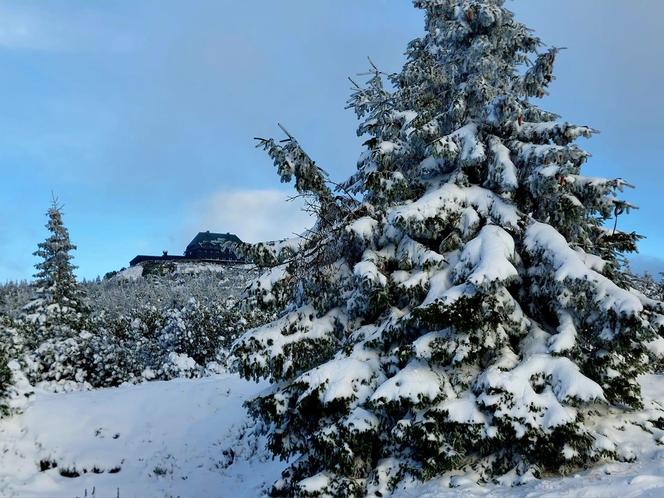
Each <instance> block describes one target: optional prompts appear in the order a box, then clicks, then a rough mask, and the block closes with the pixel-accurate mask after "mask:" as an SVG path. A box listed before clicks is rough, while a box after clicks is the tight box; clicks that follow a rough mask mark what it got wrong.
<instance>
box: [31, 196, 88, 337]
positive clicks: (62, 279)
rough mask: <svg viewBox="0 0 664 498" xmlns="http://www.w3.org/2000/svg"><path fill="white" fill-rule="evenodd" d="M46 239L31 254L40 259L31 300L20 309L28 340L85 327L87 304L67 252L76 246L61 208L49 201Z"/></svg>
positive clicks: (55, 200) (69, 253)
mask: <svg viewBox="0 0 664 498" xmlns="http://www.w3.org/2000/svg"><path fill="white" fill-rule="evenodd" d="M47 216H48V223H47V224H46V228H47V229H48V231H49V232H50V235H49V237H48V238H47V239H46V240H45V241H44V242H40V243H39V244H38V246H37V247H38V248H37V251H35V253H34V255H35V256H37V257H39V258H41V261H40V262H39V263H37V264H36V265H35V268H36V269H37V273H36V274H35V275H34V277H35V281H34V283H33V287H34V289H35V292H34V298H33V300H32V301H31V302H30V303H28V304H27V305H26V306H25V308H24V317H23V318H24V320H25V321H27V322H28V323H30V324H31V325H32V328H33V335H32V337H31V339H33V340H34V341H36V342H42V341H43V340H45V339H49V338H52V337H54V336H58V335H60V334H62V333H64V334H69V333H70V332H71V331H72V330H75V331H80V330H81V328H82V327H83V326H84V324H85V319H86V314H87V311H88V310H87V305H86V303H85V297H84V294H83V290H82V288H81V286H80V285H79V284H78V282H77V281H76V276H75V275H74V270H75V269H76V267H75V266H74V265H73V264H72V261H71V260H72V255H71V251H73V250H75V249H76V246H75V245H74V244H72V243H71V242H70V240H69V231H68V230H67V228H66V227H65V225H64V223H63V220H62V208H61V206H59V205H58V202H57V199H54V200H53V203H52V205H51V207H50V208H49V210H48V212H47Z"/></svg>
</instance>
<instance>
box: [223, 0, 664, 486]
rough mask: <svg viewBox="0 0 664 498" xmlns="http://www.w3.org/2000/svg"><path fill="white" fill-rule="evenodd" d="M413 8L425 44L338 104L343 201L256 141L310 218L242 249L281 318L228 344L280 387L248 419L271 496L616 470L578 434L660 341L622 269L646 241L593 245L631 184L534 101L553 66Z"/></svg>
mask: <svg viewBox="0 0 664 498" xmlns="http://www.w3.org/2000/svg"><path fill="white" fill-rule="evenodd" d="M414 3H415V5H416V6H417V7H419V8H422V9H424V10H425V12H426V33H425V35H424V36H423V37H422V38H419V39H416V40H414V41H413V42H411V43H410V44H409V46H408V51H407V57H408V59H407V62H406V64H405V66H404V67H403V69H402V71H401V72H400V73H398V74H394V75H390V76H389V77H388V79H389V83H390V84H389V85H385V78H384V75H383V73H381V72H380V71H379V70H378V69H376V68H373V69H372V72H373V77H372V78H371V79H370V81H369V82H368V85H366V86H365V87H361V86H359V85H358V86H357V88H356V90H355V92H354V93H353V95H352V97H351V100H350V102H349V104H350V107H351V108H353V109H354V110H355V111H356V113H357V115H358V117H359V118H360V119H361V124H360V127H359V130H358V133H359V134H360V135H363V136H366V137H367V138H368V139H367V141H366V147H367V148H366V151H365V152H364V153H363V155H362V156H361V157H360V160H359V162H358V169H357V172H356V173H355V174H354V175H353V176H352V177H351V178H350V179H349V180H348V181H346V182H344V183H343V184H341V185H339V186H337V188H336V192H333V191H332V190H331V189H330V187H329V186H328V182H327V179H326V175H325V173H324V172H323V171H322V170H321V169H320V168H318V167H317V166H316V164H315V163H314V161H313V160H312V159H311V158H309V156H307V154H306V153H305V152H304V151H303V149H302V148H301V147H300V145H299V144H298V142H297V141H296V140H295V138H293V137H292V136H291V135H289V134H288V136H287V138H286V140H284V141H282V142H276V141H274V140H262V141H261V145H262V146H263V147H264V148H265V150H266V151H267V152H268V154H269V155H270V157H271V158H272V159H273V161H274V163H275V166H276V167H277V170H278V173H279V175H280V176H281V179H282V181H290V180H292V179H294V180H295V187H296V189H297V191H298V193H299V194H301V195H304V196H306V197H307V198H308V199H310V205H311V206H312V208H313V209H315V210H316V211H317V214H318V222H317V223H316V225H315V226H314V228H313V229H311V230H310V231H308V232H307V233H306V234H305V235H304V237H303V239H302V241H301V242H300V243H299V244H292V243H291V244H287V247H288V251H286V252H284V251H283V250H282V247H281V246H279V245H278V244H277V245H272V246H269V245H265V244H263V245H260V246H257V249H256V252H258V253H259V254H260V256H261V258H262V261H263V262H264V263H265V264H270V265H272V266H273V267H274V269H273V270H271V271H270V272H269V273H266V275H265V276H264V277H263V278H262V281H261V283H260V285H255V286H253V287H252V289H251V290H252V292H253V293H254V299H255V301H256V302H257V303H258V304H259V305H264V306H267V307H274V306H275V303H276V304H277V305H278V307H280V309H281V311H280V313H279V317H278V319H277V320H275V321H273V322H271V323H269V324H267V325H264V326H261V327H258V328H255V329H253V330H250V331H248V332H247V333H246V334H245V335H244V336H243V337H242V338H240V339H239V340H238V341H237V343H236V344H235V348H234V352H235V354H236V356H237V358H238V360H237V361H238V368H239V370H240V372H241V373H242V374H243V375H244V376H245V377H248V378H255V379H258V378H268V379H270V380H271V381H272V382H274V383H275V386H274V388H273V389H272V390H271V391H270V392H268V393H266V394H264V395H262V396H260V397H258V398H257V399H255V400H254V401H253V402H252V403H251V404H250V409H251V411H252V413H253V415H254V416H256V417H259V418H261V419H262V420H263V421H265V422H266V423H267V425H268V427H271V433H270V443H269V446H270V449H271V450H272V451H273V452H274V454H276V455H279V456H281V457H284V458H294V460H293V463H292V465H291V466H290V468H289V469H288V470H287V471H286V472H285V473H284V476H283V479H282V480H281V481H279V482H278V483H277V484H276V485H275V488H274V490H273V492H274V493H276V494H283V495H301V496H317V495H321V494H332V495H339V496H346V495H364V493H366V492H370V493H376V494H377V495H378V493H385V492H386V490H387V489H389V487H390V486H392V485H394V484H395V482H397V481H398V480H399V479H401V478H402V477H403V476H405V475H408V474H409V475H414V476H417V477H420V478H423V479H426V478H430V477H432V476H434V475H437V474H440V473H443V472H445V471H448V470H453V469H460V468H464V467H468V466H473V468H474V469H475V470H476V471H477V472H478V475H479V476H480V478H484V479H488V478H489V476H492V475H495V474H502V473H506V472H507V471H510V470H512V471H514V472H516V473H517V474H524V473H530V474H535V475H537V474H538V473H539V472H540V471H542V470H544V471H554V472H565V471H568V470H569V469H571V468H574V467H577V466H581V465H585V464H588V463H590V462H592V461H595V460H597V459H599V458H602V457H605V456H606V457H610V456H614V451H615V446H611V445H608V444H605V440H606V438H604V437H602V436H601V435H600V434H598V433H597V432H596V431H595V430H594V429H593V427H594V425H593V424H592V420H593V417H597V413H598V407H601V406H603V405H611V404H613V405H619V406H621V407H624V408H627V409H633V410H637V409H639V408H640V407H641V396H640V388H639V385H638V383H637V380H636V379H637V376H639V375H640V374H642V373H644V372H647V371H649V370H652V369H653V365H654V363H653V352H652V349H653V348H652V345H653V344H656V343H657V342H658V341H661V340H662V338H661V334H662V331H663V326H662V325H663V324H664V320H663V318H662V313H664V310H663V308H662V303H659V302H657V301H654V300H652V299H648V298H646V297H645V296H643V295H642V294H639V293H638V292H635V291H633V290H631V289H630V288H629V278H628V275H626V274H625V272H624V271H623V269H622V264H621V262H622V255H623V253H625V252H630V251H634V250H635V248H636V242H637V241H638V239H639V236H638V235H637V234H635V233H624V232H621V231H619V230H613V229H612V228H611V229H607V228H605V225H606V224H607V222H608V221H609V220H611V219H612V218H613V217H614V216H618V215H619V214H621V213H622V212H624V211H627V210H629V208H630V207H631V206H630V205H629V204H628V203H627V202H625V201H623V200H621V199H620V198H619V194H620V192H621V191H622V190H623V189H624V188H625V187H627V186H628V184H627V183H626V182H625V181H623V180H621V179H616V180H608V179H603V178H594V177H587V176H584V175H583V174H582V172H581V170H582V167H583V165H584V164H585V162H586V161H587V159H588V157H589V154H588V153H586V152H585V151H583V150H582V149H581V148H580V147H579V146H578V145H577V144H576V140H577V139H579V138H582V137H586V138H587V137H590V136H592V134H593V133H594V130H593V129H592V128H590V127H588V126H578V125H574V124H571V123H566V122H562V121H559V118H558V116H556V115H555V114H553V113H551V112H548V111H545V110H543V109H540V108H539V107H537V105H536V103H535V101H534V99H535V98H538V97H542V96H544V95H545V94H546V91H547V87H548V85H549V83H550V82H551V81H552V79H553V74H552V70H553V63H554V59H555V57H556V55H557V52H558V51H557V50H556V49H547V50H544V51H540V50H539V49H540V48H541V42H540V41H539V39H537V38H536V37H535V36H534V35H533V33H532V32H531V31H530V30H529V29H527V28H526V27H525V26H524V25H522V24H521V23H519V22H518V21H516V20H515V18H514V17H513V15H512V13H511V12H510V11H508V10H507V9H506V8H505V7H504V1H503V0H481V1H480V0H415V2H414ZM275 288H276V289H279V292H277V293H276V294H275V293H274V292H272V289H275ZM266 298H267V299H266Z"/></svg>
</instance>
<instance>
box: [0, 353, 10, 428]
mask: <svg viewBox="0 0 664 498" xmlns="http://www.w3.org/2000/svg"><path fill="white" fill-rule="evenodd" d="M8 362H9V359H8V357H7V354H6V353H5V351H3V349H2V348H0V417H2V416H4V415H7V413H8V408H7V405H6V402H5V399H6V398H7V396H8V391H9V387H10V386H11V385H12V372H11V370H10V369H9V365H8Z"/></svg>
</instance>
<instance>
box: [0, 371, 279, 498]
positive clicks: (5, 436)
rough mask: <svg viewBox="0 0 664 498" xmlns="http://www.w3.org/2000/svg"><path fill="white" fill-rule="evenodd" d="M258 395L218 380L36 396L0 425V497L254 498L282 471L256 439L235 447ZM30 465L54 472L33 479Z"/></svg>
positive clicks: (231, 380) (249, 387)
mask: <svg viewBox="0 0 664 498" xmlns="http://www.w3.org/2000/svg"><path fill="white" fill-rule="evenodd" d="M264 387H265V385H258V384H254V383H249V382H245V381H242V380H240V379H239V378H238V377H236V376H220V377H212V378H206V379H199V380H195V381H192V380H174V381H170V382H152V383H147V384H142V385H138V386H123V387H120V388H117V389H103V390H97V391H88V392H75V393H68V394H50V393H44V392H42V393H37V395H36V397H35V400H34V401H33V403H32V404H31V406H30V407H29V408H28V409H27V410H26V412H25V414H23V415H21V416H18V417H13V418H12V419H9V420H6V421H2V422H0V496H21V497H23V496H30V497H49V498H50V497H60V496H61V497H74V496H81V497H82V496H85V492H86V490H87V495H88V496H90V495H91V494H92V491H93V489H94V490H95V493H96V494H95V496H98V497H101V496H113V497H115V496H117V493H118V489H119V495H120V497H122V498H129V497H147V496H150V497H152V496H154V497H156V496H182V497H188V496H191V497H194V496H196V497H198V496H209V497H216V496H237V497H244V496H246V497H254V496H257V495H260V494H261V490H262V489H263V487H264V486H265V485H266V483H268V484H271V483H272V482H273V481H274V480H276V479H278V478H279V474H280V472H281V470H282V468H283V467H284V466H285V465H284V464H283V463H282V462H279V461H273V460H272V459H271V458H269V457H268V456H267V455H265V452H264V449H263V448H264V445H265V441H264V440H263V439H261V438H257V437H252V436H251V435H245V436H244V437H243V439H242V441H240V440H239V438H240V437H241V436H242V434H245V433H247V432H250V431H251V429H252V425H253V424H252V423H251V421H250V420H249V419H248V418H247V416H246V413H245V410H244V408H243V407H242V403H243V401H244V400H246V399H247V398H249V397H251V396H253V395H255V394H256V393H257V392H259V391H260V390H261V389H263V388H264ZM231 448H232V451H228V450H229V449H231ZM256 448H258V449H259V451H255V450H256ZM224 452H226V453H225V454H224ZM40 461H44V462H57V464H58V466H57V468H53V469H49V470H46V471H43V472H41V471H40V466H39V463H40ZM62 471H65V472H64V473H65V474H69V475H71V474H73V473H74V472H75V473H78V474H81V475H80V477H63V476H62V475H61V472H62ZM67 471H69V472H67ZM85 471H87V472H85ZM95 472H101V473H95Z"/></svg>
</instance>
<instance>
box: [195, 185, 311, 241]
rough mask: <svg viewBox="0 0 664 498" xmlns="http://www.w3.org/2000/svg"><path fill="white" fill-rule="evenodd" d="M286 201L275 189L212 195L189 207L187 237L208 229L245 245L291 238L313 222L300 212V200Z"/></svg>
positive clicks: (286, 195)
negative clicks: (224, 233) (223, 233)
mask: <svg viewBox="0 0 664 498" xmlns="http://www.w3.org/2000/svg"><path fill="white" fill-rule="evenodd" d="M288 198H289V195H288V194H286V193H285V192H282V191H279V190H235V191H220V192H216V193H215V194H213V195H212V196H210V197H209V198H208V199H206V200H205V201H202V202H199V203H197V204H195V205H194V206H193V207H192V209H191V214H190V216H189V220H188V227H187V236H190V235H191V233H195V232H198V231H205V230H210V231H211V232H231V233H234V234H236V235H237V236H238V237H240V238H241V239H242V240H243V241H245V242H260V241H265V240H278V239H284V238H288V237H292V236H293V234H295V233H298V234H299V233H302V232H303V231H304V230H305V229H307V228H310V227H311V226H312V225H313V223H314V220H313V218H311V217H310V216H309V215H308V214H307V213H305V212H304V211H302V207H303V203H302V201H301V200H300V199H295V200H292V201H289V200H288Z"/></svg>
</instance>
